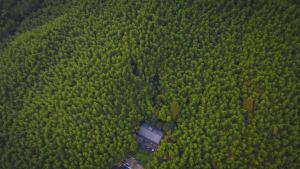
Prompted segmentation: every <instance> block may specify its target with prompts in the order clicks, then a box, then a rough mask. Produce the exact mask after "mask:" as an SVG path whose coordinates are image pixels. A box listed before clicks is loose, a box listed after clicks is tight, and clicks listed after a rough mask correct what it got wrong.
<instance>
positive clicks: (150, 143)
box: [137, 123, 163, 152]
mask: <svg viewBox="0 0 300 169" xmlns="http://www.w3.org/2000/svg"><path fill="white" fill-rule="evenodd" d="M162 137H163V132H162V131H161V130H159V129H158V128H156V127H153V126H150V125H148V124H145V123H144V124H142V126H141V128H140V130H139V132H138V134H137V139H138V143H139V145H140V147H141V148H142V149H143V150H145V151H148V152H154V151H155V150H156V149H157V146H158V144H159V142H160V140H161V139H162Z"/></svg>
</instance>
